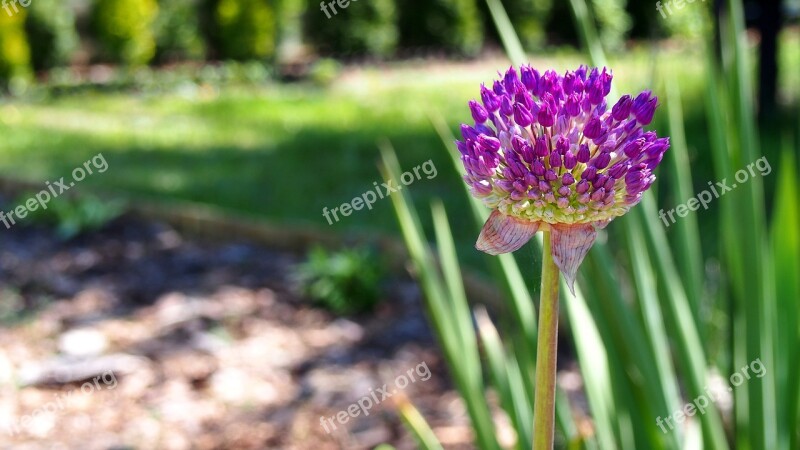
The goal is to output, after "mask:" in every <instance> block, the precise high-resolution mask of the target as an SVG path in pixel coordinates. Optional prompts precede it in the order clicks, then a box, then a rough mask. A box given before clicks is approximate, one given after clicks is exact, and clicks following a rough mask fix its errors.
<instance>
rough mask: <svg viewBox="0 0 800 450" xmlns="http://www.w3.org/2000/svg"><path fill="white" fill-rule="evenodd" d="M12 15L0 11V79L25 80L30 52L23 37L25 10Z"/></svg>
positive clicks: (20, 9)
mask: <svg viewBox="0 0 800 450" xmlns="http://www.w3.org/2000/svg"><path fill="white" fill-rule="evenodd" d="M18 8H19V11H17V12H16V13H14V14H12V15H10V16H9V15H8V14H6V12H5V11H3V10H0V79H2V80H4V81H12V80H25V79H27V78H29V77H30V74H31V73H30V72H31V71H30V63H31V50H30V47H28V41H27V38H26V36H25V18H26V16H27V14H28V12H27V10H26V9H25V8H21V7H19V6H18Z"/></svg>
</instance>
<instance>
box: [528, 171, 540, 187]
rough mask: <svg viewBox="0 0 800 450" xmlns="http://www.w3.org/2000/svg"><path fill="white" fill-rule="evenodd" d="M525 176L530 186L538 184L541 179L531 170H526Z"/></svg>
mask: <svg viewBox="0 0 800 450" xmlns="http://www.w3.org/2000/svg"><path fill="white" fill-rule="evenodd" d="M524 178H525V184H527V185H528V186H536V185H538V184H539V180H537V179H536V177H535V176H534V175H533V174H532V173H530V172H525V176H524Z"/></svg>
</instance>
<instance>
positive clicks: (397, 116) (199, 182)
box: [0, 35, 800, 236]
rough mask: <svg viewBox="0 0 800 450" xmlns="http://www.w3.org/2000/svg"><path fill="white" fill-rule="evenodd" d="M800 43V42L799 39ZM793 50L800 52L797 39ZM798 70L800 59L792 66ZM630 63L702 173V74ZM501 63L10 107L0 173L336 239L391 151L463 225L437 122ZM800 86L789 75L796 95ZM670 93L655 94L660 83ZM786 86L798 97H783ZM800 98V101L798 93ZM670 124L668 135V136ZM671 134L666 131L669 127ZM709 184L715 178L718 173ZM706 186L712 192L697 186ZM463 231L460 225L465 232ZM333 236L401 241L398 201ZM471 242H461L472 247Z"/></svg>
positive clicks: (400, 67) (650, 60) (361, 71)
mask: <svg viewBox="0 0 800 450" xmlns="http://www.w3.org/2000/svg"><path fill="white" fill-rule="evenodd" d="M790 38H791V39H792V40H793V41H797V36H796V35H792V36H791V37H790ZM787 39H789V38H787ZM785 58H789V59H791V64H788V65H787V64H784V65H783V66H782V67H798V61H797V59H798V57H797V55H792V54H789V55H788V56H785ZM657 59H658V61H659V62H658V63H656V58H654V57H652V56H651V55H650V54H649V53H645V52H644V51H633V52H630V53H626V54H624V55H622V56H620V57H617V58H616V60H614V61H612V62H611V66H612V67H613V69H614V72H615V75H616V80H615V81H616V82H617V83H619V84H618V88H619V90H620V92H631V91H635V92H638V91H639V90H641V89H645V88H653V89H654V90H655V91H656V92H657V93H658V94H659V95H661V94H662V92H663V90H662V89H661V88H660V87H659V86H660V85H661V83H660V82H658V80H663V78H664V77H666V76H671V77H677V78H678V80H679V82H680V84H681V87H682V90H683V96H684V103H685V105H684V109H685V115H686V117H687V127H688V129H687V132H688V140H689V142H690V144H691V145H692V147H693V149H694V150H695V151H696V154H697V158H698V164H699V165H700V166H701V167H702V166H705V167H709V166H710V161H707V158H704V156H703V153H704V150H703V148H704V146H705V145H706V143H707V137H706V136H705V130H704V124H703V121H704V119H703V111H702V102H701V101H698V100H697V99H702V92H701V89H702V78H701V73H702V60H701V58H700V57H699V55H695V54H693V53H691V52H690V51H687V50H686V49H682V50H672V51H667V52H666V53H661V54H660V55H659V56H658V57H657ZM581 61H582V60H581V59H580V58H579V57H578V56H577V55H574V54H572V55H570V54H567V55H561V56H557V57H544V58H534V59H533V60H532V63H533V64H534V65H535V66H537V67H554V68H556V69H558V70H564V69H566V68H572V67H576V66H577V65H578V64H579V63H580V62H581ZM507 65H508V63H507V62H505V61H504V60H501V59H495V60H491V61H481V62H472V63H447V62H440V63H431V62H414V63H408V64H403V63H393V64H390V65H387V66H381V67H366V68H364V67H360V68H352V69H348V70H346V71H345V72H344V73H343V76H342V77H341V78H340V79H339V80H338V81H337V82H336V83H335V84H334V85H333V86H332V87H331V88H328V89H322V88H318V87H313V86H310V85H305V84H268V85H264V86H259V87H252V86H250V87H242V86H238V87H237V86H231V87H225V88H222V89H219V90H217V89H214V88H211V87H208V86H194V85H191V86H185V87H183V88H181V89H176V90H174V91H173V92H169V93H166V94H165V93H159V94H147V93H138V94H131V93H84V94H78V95H71V96H61V97H55V98H51V99H47V100H36V101H33V100H24V99H23V100H5V101H4V102H2V103H0V134H2V136H3V139H2V143H0V173H2V174H7V175H13V176H15V177H21V178H24V179H27V180H31V181H35V182H42V183H43V184H44V182H45V181H46V180H51V181H52V180H57V179H58V178H59V177H61V176H65V177H68V176H69V174H70V173H71V170H72V169H73V168H74V167H77V166H79V165H81V164H82V163H83V162H84V161H86V160H88V159H89V158H90V157H92V156H93V155H96V154H97V153H100V152H102V153H103V155H104V156H105V158H106V160H107V161H108V163H109V169H108V171H107V172H105V173H104V174H96V175H93V176H91V177H89V178H87V179H86V180H85V181H84V182H83V183H81V184H80V185H79V187H77V189H80V190H85V191H94V192H112V193H116V194H119V195H122V196H124V197H128V198H138V199H142V198H145V199H150V200H153V201H192V202H199V203H203V204H207V205H211V206H214V207H218V208H221V209H222V210H228V211H232V212H236V213H238V214H245V215H252V216H255V217H260V218H266V219H269V220H274V221H281V222H284V223H287V224H305V225H312V226H319V227H328V225H327V221H326V220H325V219H324V218H323V216H322V208H323V207H328V208H333V207H336V206H338V205H341V204H342V203H343V202H347V201H349V200H351V199H352V198H353V197H356V196H360V195H361V194H362V193H364V192H365V191H367V190H369V189H371V188H372V187H373V182H374V181H378V180H379V179H380V175H379V173H378V171H377V169H376V164H377V161H378V150H377V146H376V142H377V141H378V140H380V139H383V138H388V139H389V140H390V141H391V142H392V143H393V144H394V146H395V148H396V149H397V151H398V154H399V157H400V161H401V164H402V166H403V168H404V170H409V169H412V168H413V167H414V166H417V165H420V164H422V163H423V162H425V161H427V160H428V159H432V160H433V162H434V164H435V165H436V167H437V169H438V176H437V177H436V178H434V179H432V180H427V179H426V178H425V177H423V178H422V180H420V181H417V182H415V183H414V184H412V185H411V187H410V189H411V191H412V195H413V196H414V198H415V201H417V202H419V204H420V205H425V204H427V202H428V201H429V200H430V199H431V198H433V197H443V198H444V200H445V202H446V205H447V207H448V210H449V211H450V213H451V214H454V213H455V214H457V211H458V209H459V208H463V207H466V204H465V203H464V201H463V199H462V193H461V188H460V186H459V185H458V184H459V183H460V180H459V177H458V175H457V174H456V173H455V172H454V171H453V170H452V168H451V165H450V160H449V157H448V156H447V154H446V153H445V149H444V147H443V146H442V144H441V141H440V140H439V138H438V136H437V135H436V133H435V132H434V130H433V128H432V126H431V125H430V122H429V120H428V115H429V114H442V115H443V117H444V118H445V119H446V120H447V123H448V124H450V125H451V126H452V128H453V130H457V126H458V124H459V123H460V122H461V121H465V120H467V119H469V111H468V109H467V107H466V100H468V99H470V98H473V97H475V96H476V95H477V94H478V86H479V83H480V82H490V81H491V80H492V79H493V77H495V76H496V70H498V69H502V68H504V67H507ZM797 72H798V71H794V72H793V74H790V75H788V77H791V79H790V80H789V81H791V82H793V83H794V84H791V85H792V86H797V85H798V84H800V83H797V77H798V75H797ZM653 79H655V80H657V83H656V84H655V86H654V84H653V83H652V82H650V81H649V80H653ZM784 84H785V85H787V83H784ZM795 89H796V87H795ZM790 95H794V98H796V97H797V92H796V91H794V92H790ZM663 120H664V110H660V111H659V117H657V122H663ZM660 128H662V129H663V126H660ZM709 170H710V169H709ZM697 181H699V182H700V183H702V182H703V180H697ZM456 225H458V224H456ZM333 229H337V230H342V231H345V230H346V231H354V230H365V229H367V230H377V231H390V232H393V231H394V230H396V226H395V223H394V216H393V212H392V207H391V205H390V203H389V202H388V201H382V202H379V203H377V204H376V205H375V207H374V209H373V210H372V211H366V210H362V211H358V212H355V213H354V214H353V215H351V216H350V217H346V218H344V219H343V220H342V221H341V222H339V223H337V224H335V225H333ZM467 231H468V230H458V229H457V230H456V235H457V236H458V235H462V236H465V235H466V234H463V233H467Z"/></svg>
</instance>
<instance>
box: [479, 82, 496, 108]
mask: <svg viewBox="0 0 800 450" xmlns="http://www.w3.org/2000/svg"><path fill="white" fill-rule="evenodd" d="M481 100H482V101H483V105H484V106H485V107H486V109H487V110H489V112H495V111H497V110H498V109H500V99H498V98H497V96H496V95H495V94H494V92H492V91H491V90H489V88H487V87H486V85H483V84H482V85H481Z"/></svg>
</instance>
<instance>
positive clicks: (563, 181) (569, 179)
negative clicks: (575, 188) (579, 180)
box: [561, 172, 575, 186]
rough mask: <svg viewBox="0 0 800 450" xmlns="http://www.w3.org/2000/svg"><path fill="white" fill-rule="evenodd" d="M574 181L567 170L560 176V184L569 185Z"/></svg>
mask: <svg viewBox="0 0 800 450" xmlns="http://www.w3.org/2000/svg"><path fill="white" fill-rule="evenodd" d="M574 182H575V177H573V176H572V174H571V173H569V172H567V173H565V174H564V175H562V176H561V184H563V185H564V186H569V185H571V184H572V183H574Z"/></svg>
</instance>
